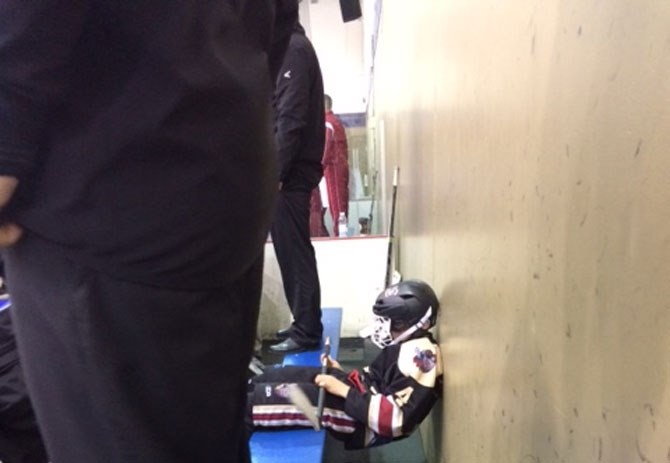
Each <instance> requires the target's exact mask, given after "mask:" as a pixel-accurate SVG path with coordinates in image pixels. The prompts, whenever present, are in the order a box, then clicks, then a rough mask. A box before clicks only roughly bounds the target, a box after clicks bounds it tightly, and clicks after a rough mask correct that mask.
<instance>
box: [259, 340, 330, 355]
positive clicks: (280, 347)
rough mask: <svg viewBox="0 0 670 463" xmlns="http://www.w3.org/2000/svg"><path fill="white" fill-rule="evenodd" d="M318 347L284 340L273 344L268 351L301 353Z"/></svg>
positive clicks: (317, 345)
mask: <svg viewBox="0 0 670 463" xmlns="http://www.w3.org/2000/svg"><path fill="white" fill-rule="evenodd" d="M318 347H319V344H318V343H317V344H314V345H311V344H310V345H307V346H305V345H301V344H298V343H297V342H295V341H294V340H293V339H291V338H286V339H285V340H283V341H282V342H280V343H278V344H273V345H271V346H270V350H271V351H274V352H302V351H305V350H312V349H317V348H318Z"/></svg>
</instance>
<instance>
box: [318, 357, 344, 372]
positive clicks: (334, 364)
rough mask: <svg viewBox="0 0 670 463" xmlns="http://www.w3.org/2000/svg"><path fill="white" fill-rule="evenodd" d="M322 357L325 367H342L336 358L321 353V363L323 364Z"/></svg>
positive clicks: (339, 368)
mask: <svg viewBox="0 0 670 463" xmlns="http://www.w3.org/2000/svg"><path fill="white" fill-rule="evenodd" d="M324 359H325V360H326V367H328V368H337V369H338V370H341V369H342V366H341V365H340V362H338V361H337V360H334V359H332V358H331V357H330V355H329V356H326V355H325V354H321V365H323V361H324Z"/></svg>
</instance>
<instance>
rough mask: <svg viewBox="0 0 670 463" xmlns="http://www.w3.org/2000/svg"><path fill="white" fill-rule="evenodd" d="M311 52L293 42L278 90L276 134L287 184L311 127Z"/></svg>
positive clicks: (281, 177)
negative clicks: (308, 126)
mask: <svg viewBox="0 0 670 463" xmlns="http://www.w3.org/2000/svg"><path fill="white" fill-rule="evenodd" d="M310 60H311V58H310V56H309V53H308V51H307V50H306V49H305V48H302V47H300V46H299V44H298V43H296V41H294V40H293V39H292V40H291V43H290V44H289V48H288V50H287V52H286V56H285V58H284V63H283V65H282V67H281V71H280V72H279V78H278V81H277V89H276V111H277V113H276V133H275V137H276V140H277V152H278V158H279V180H280V181H281V182H285V181H286V178H287V177H288V174H289V172H290V171H291V168H292V165H293V163H294V161H295V158H296V155H297V154H298V153H299V152H300V149H301V147H302V139H303V136H302V132H303V131H304V130H305V128H306V127H307V124H308V119H307V118H308V117H309V98H310V95H309V91H310V81H311V79H310V72H311V65H310V64H311V63H310Z"/></svg>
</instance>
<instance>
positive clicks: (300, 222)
mask: <svg viewBox="0 0 670 463" xmlns="http://www.w3.org/2000/svg"><path fill="white" fill-rule="evenodd" d="M275 112H276V114H275V137H276V140H277V149H278V156H279V169H280V172H279V197H278V199H277V208H276V211H275V219H274V222H273V224H272V242H273V244H274V250H275V254H276V255H277V262H278V263H279V269H280V271H281V276H282V281H283V284H284V294H285V295H286V300H287V302H288V305H289V308H290V310H291V314H292V315H293V323H292V324H291V326H290V327H289V328H287V329H284V330H280V332H279V333H278V335H279V336H281V337H286V339H284V340H283V341H282V342H280V343H278V344H274V345H272V346H270V349H272V350H274V351H277V352H289V351H298V350H304V349H310V348H315V347H318V346H319V343H320V342H321V335H322V332H323V326H322V324H321V289H320V284H319V275H318V271H317V267H316V258H315V256H314V247H313V246H312V243H311V241H310V236H309V235H310V233H309V213H310V194H311V192H312V190H313V189H314V188H316V187H317V185H318V184H319V180H321V177H322V176H323V168H322V166H321V158H322V157H323V147H324V141H325V133H324V130H323V127H324V110H323V80H322V77H321V69H320V66H319V60H318V58H317V56H316V53H315V51H314V48H313V47H312V44H311V43H310V41H309V39H308V38H307V37H306V36H305V31H304V29H303V28H302V26H300V25H299V24H298V25H296V27H295V29H294V31H293V33H292V34H291V40H290V42H289V46H288V50H287V51H286V55H285V56H284V63H283V65H282V67H281V70H280V71H279V76H278V80H277V85H276V90H275Z"/></svg>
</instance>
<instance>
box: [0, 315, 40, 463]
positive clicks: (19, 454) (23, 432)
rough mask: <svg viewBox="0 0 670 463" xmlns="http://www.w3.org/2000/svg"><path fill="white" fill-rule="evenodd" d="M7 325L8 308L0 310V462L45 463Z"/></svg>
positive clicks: (8, 325)
mask: <svg viewBox="0 0 670 463" xmlns="http://www.w3.org/2000/svg"><path fill="white" fill-rule="evenodd" d="M10 324H11V322H10V314H9V310H2V311H0V461H2V462H3V463H46V462H47V461H49V459H48V458H47V454H46V450H45V449H44V445H43V443H42V438H41V436H40V431H39V429H38V427H37V421H36V420H35V414H34V413H33V408H32V405H31V403H30V399H29V397H28V391H27V389H26V385H25V383H24V380H23V373H22V371H21V365H20V363H19V358H18V355H17V352H16V345H15V344H14V340H13V335H12V333H11V332H10V331H9V327H10Z"/></svg>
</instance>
